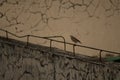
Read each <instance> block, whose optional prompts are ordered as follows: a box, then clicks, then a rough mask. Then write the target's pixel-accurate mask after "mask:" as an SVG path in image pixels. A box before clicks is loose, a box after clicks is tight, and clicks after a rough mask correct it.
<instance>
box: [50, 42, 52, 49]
mask: <svg viewBox="0 0 120 80" xmlns="http://www.w3.org/2000/svg"><path fill="white" fill-rule="evenodd" d="M51 50H52V40H50V51H51Z"/></svg>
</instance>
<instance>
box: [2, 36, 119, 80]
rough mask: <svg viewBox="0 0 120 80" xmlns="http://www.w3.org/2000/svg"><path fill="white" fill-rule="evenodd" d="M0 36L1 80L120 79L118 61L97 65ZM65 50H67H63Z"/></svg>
mask: <svg viewBox="0 0 120 80" xmlns="http://www.w3.org/2000/svg"><path fill="white" fill-rule="evenodd" d="M46 49H47V47H44V46H36V45H29V46H28V47H26V44H25V43H21V42H19V41H15V40H10V39H4V38H1V37H0V65H1V66H0V80H119V79H120V68H119V64H115V63H107V64H106V63H103V64H100V63H99V62H98V63H94V62H91V61H87V60H88V59H85V60H84V59H81V57H80V56H79V58H78V57H77V58H76V57H75V56H73V55H72V56H70V54H67V56H65V54H64V53H63V52H61V53H63V54H61V53H60V52H57V50H56V51H55V52H50V51H47V50H46ZM66 53H67V52H66Z"/></svg>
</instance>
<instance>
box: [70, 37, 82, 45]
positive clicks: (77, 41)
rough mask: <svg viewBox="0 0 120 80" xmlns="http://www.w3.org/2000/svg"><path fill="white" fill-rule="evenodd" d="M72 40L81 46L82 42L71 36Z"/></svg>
mask: <svg viewBox="0 0 120 80" xmlns="http://www.w3.org/2000/svg"><path fill="white" fill-rule="evenodd" d="M70 38H71V40H72V41H73V42H74V43H80V44H81V41H80V40H78V39H77V38H76V37H74V36H72V35H70Z"/></svg>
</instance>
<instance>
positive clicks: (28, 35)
mask: <svg viewBox="0 0 120 80" xmlns="http://www.w3.org/2000/svg"><path fill="white" fill-rule="evenodd" d="M29 36H30V35H27V46H28V44H29Z"/></svg>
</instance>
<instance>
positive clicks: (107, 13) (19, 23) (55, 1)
mask: <svg viewBox="0 0 120 80" xmlns="http://www.w3.org/2000/svg"><path fill="white" fill-rule="evenodd" d="M119 23H120V0H0V28H2V29H6V30H8V31H10V32H13V33H15V34H17V35H27V34H33V35H37V36H51V35H62V36H64V37H65V38H66V40H67V42H71V40H70V38H69V35H74V36H75V37H77V38H78V39H79V40H81V42H82V44H83V45H88V46H92V47H97V48H101V49H107V50H115V51H119V52H120V49H119V47H120V42H119V41H120V37H119V34H120V31H119V30H120V27H119V26H120V24H119ZM0 35H4V34H3V33H1V34H0ZM11 37H12V36H11ZM33 42H36V43H37V44H47V43H46V42H47V41H46V42H42V43H40V42H39V40H35V39H33ZM56 45H57V46H58V47H59V48H61V45H59V44H56Z"/></svg>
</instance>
